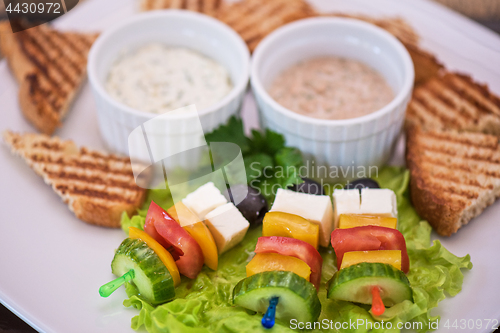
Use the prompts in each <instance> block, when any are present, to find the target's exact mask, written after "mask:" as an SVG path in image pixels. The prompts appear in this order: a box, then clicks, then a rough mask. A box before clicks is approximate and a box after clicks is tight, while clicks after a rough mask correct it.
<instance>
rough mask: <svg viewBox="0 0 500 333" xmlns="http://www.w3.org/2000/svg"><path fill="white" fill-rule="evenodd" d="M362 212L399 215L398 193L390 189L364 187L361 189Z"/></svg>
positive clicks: (390, 215)
mask: <svg viewBox="0 0 500 333" xmlns="http://www.w3.org/2000/svg"><path fill="white" fill-rule="evenodd" d="M360 211H361V214H371V215H378V216H388V217H396V218H397V217H398V203H397V200H396V194H395V193H394V192H393V191H392V190H389V189H380V188H364V189H362V190H361V208H360Z"/></svg>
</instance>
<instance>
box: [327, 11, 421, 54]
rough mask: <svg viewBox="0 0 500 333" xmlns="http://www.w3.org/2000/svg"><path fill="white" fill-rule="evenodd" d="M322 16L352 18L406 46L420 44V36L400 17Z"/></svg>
mask: <svg viewBox="0 0 500 333" xmlns="http://www.w3.org/2000/svg"><path fill="white" fill-rule="evenodd" d="M323 16H334V17H344V18H352V19H356V20H361V21H365V22H368V23H371V24H374V25H376V26H378V27H379V28H382V29H384V30H387V32H389V33H391V34H392V35H394V36H395V37H396V38H397V39H399V40H400V41H401V42H402V43H404V44H406V45H414V46H417V45H418V43H419V42H420V36H419V35H418V34H417V32H416V31H415V30H414V29H413V28H412V26H411V25H409V24H408V23H407V22H406V21H405V20H404V19H402V18H400V17H383V18H376V17H371V16H366V15H360V14H346V13H327V14H323Z"/></svg>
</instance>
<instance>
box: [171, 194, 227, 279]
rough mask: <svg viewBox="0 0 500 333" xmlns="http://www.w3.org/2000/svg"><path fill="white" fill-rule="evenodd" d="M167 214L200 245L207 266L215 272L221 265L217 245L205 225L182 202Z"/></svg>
mask: <svg viewBox="0 0 500 333" xmlns="http://www.w3.org/2000/svg"><path fill="white" fill-rule="evenodd" d="M167 213H168V214H169V215H170V216H172V218H173V219H174V220H176V221H177V222H178V223H179V224H180V225H181V226H182V227H183V228H184V230H186V231H187V232H188V234H190V235H191V237H193V238H194V240H195V241H196V242H197V243H198V244H199V245H200V248H201V252H203V257H204V259H205V265H207V266H208V267H209V268H211V269H213V270H214V271H215V270H217V266H218V265H219V253H218V252H217V244H216V243H215V240H214V237H213V236H212V233H211V232H210V230H209V229H208V227H207V226H206V225H205V223H203V222H202V221H200V219H199V218H198V216H197V215H196V214H195V213H193V212H192V211H191V210H190V209H189V208H188V207H187V206H186V205H184V204H183V203H182V202H178V203H176V204H175V205H174V206H172V207H170V208H169V209H168V210H167ZM179 216H181V218H180V219H179Z"/></svg>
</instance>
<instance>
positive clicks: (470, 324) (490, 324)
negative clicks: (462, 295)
mask: <svg viewBox="0 0 500 333" xmlns="http://www.w3.org/2000/svg"><path fill="white" fill-rule="evenodd" d="M443 327H444V328H447V329H451V328H454V329H462V330H466V329H469V330H472V329H474V328H476V329H481V328H486V329H490V330H496V329H497V328H498V319H475V320H474V319H468V320H467V319H455V320H454V321H451V320H450V319H448V320H446V321H445V323H444V325H443Z"/></svg>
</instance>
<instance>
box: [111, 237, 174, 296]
mask: <svg viewBox="0 0 500 333" xmlns="http://www.w3.org/2000/svg"><path fill="white" fill-rule="evenodd" d="M130 269H133V270H134V273H135V277H134V279H133V280H132V282H133V283H134V284H135V285H136V286H137V289H139V293H140V294H141V295H142V296H143V297H144V298H146V299H147V300H148V301H149V302H151V303H152V304H160V303H165V302H166V301H169V300H171V299H172V298H174V297H175V288H174V280H173V279H172V276H171V275H170V272H169V271H168V269H167V267H165V265H164V264H163V262H162V261H161V260H160V258H159V257H158V255H157V254H156V253H155V252H154V251H153V250H152V249H151V248H149V246H148V245H147V244H146V243H145V242H144V241H142V240H140V239H131V238H127V239H125V240H124V241H123V242H122V243H121V244H120V247H119V248H118V250H116V253H115V257H114V258H113V261H112V262H111V271H112V272H113V274H115V275H116V276H122V275H123V274H125V273H126V272H128V271H129V270H130Z"/></svg>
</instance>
